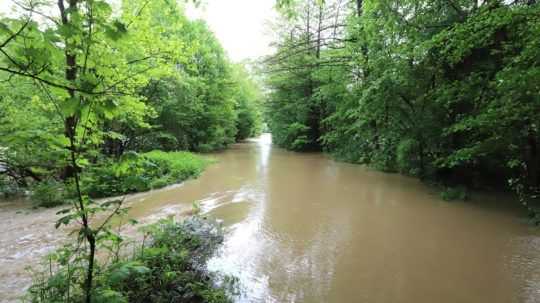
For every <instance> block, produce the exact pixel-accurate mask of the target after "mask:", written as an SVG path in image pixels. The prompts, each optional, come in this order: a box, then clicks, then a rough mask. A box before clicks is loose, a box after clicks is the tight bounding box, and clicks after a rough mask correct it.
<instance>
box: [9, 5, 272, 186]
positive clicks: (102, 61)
mask: <svg viewBox="0 0 540 303" xmlns="http://www.w3.org/2000/svg"><path fill="white" fill-rule="evenodd" d="M69 3H70V4H69V5H70V7H65V8H60V15H61V17H60V18H54V17H51V16H44V15H41V14H40V13H39V12H40V11H43V10H44V9H47V8H43V7H40V4H39V2H36V1H30V2H28V3H27V4H22V3H21V4H20V5H19V7H18V8H19V10H21V11H22V12H21V13H20V14H21V16H20V17H19V18H4V19H3V20H2V23H0V24H1V25H2V28H1V30H2V32H1V33H2V36H3V40H2V41H3V42H2V44H1V48H0V51H1V52H2V62H3V65H2V66H0V70H1V71H2V72H1V74H0V77H2V78H3V79H2V81H1V84H0V89H1V91H2V94H1V102H0V137H2V141H1V144H0V147H1V148H2V149H3V150H2V154H1V157H0V165H1V167H2V174H1V178H2V179H1V182H2V183H1V185H0V186H1V188H2V192H4V193H6V194H8V193H10V192H14V191H16V190H19V189H21V188H25V187H28V186H32V185H33V184H35V183H38V184H39V183H41V184H43V183H47V182H48V183H55V182H56V183H57V182H63V181H65V180H69V179H70V178H71V177H73V175H74V174H73V172H74V170H75V169H76V168H75V167H78V168H77V169H80V170H81V171H82V168H84V167H85V166H92V171H93V172H94V174H93V175H92V176H88V178H86V180H87V181H88V182H86V183H105V182H108V181H110V180H106V179H104V178H105V176H103V175H111V174H112V173H111V171H110V165H109V164H110V163H109V162H111V161H115V159H120V158H122V157H123V156H125V155H126V154H128V155H131V154H133V152H137V153H144V152H149V151H151V150H154V149H159V150H163V151H176V150H186V151H203V152H208V151H213V150H218V149H223V148H225V147H226V146H227V145H229V144H231V143H233V142H235V141H238V140H242V139H245V138H247V137H249V136H252V135H254V134H255V133H257V132H259V130H260V126H261V115H260V113H259V107H260V102H261V98H262V96H261V94H260V91H259V88H258V84H257V83H256V82H255V81H254V80H253V79H252V78H250V76H249V75H248V73H247V72H246V70H245V67H244V66H243V65H241V64H234V63H231V62H230V61H229V60H228V59H227V57H226V55H225V54H224V51H223V49H222V48H221V46H220V44H219V42H218V41H217V40H216V38H215V37H214V35H213V34H212V33H211V32H210V31H209V29H208V28H207V26H206V25H205V24H204V23H203V22H202V21H190V20H188V19H187V18H186V17H185V16H184V15H183V14H182V12H181V10H180V8H179V7H178V6H177V5H176V4H175V3H173V2H171V1H124V2H123V3H122V10H121V11H122V14H121V15H118V16H115V15H113V12H112V8H111V7H110V6H109V4H107V3H106V2H105V1H88V2H86V1H71V2H69ZM66 5H67V4H66ZM70 151H73V152H74V155H75V156H76V162H77V163H71V162H72V159H71V155H70ZM96 164H97V165H98V166H99V168H101V169H102V170H103V171H99V168H97V169H96V168H95V167H96ZM84 178H85V176H83V179H84ZM92 178H94V179H96V178H97V179H98V180H97V181H96V182H94V180H92ZM131 181H132V183H133V182H136V181H137V180H131ZM138 181H140V182H148V181H149V180H138ZM162 181H163V180H162ZM162 183H163V182H162ZM90 185H91V186H92V187H93V189H94V190H92V191H91V192H92V193H93V194H94V195H110V194H114V193H119V192H120V191H130V189H129V188H126V189H124V190H121V189H117V190H116V191H112V192H111V190H112V189H109V190H105V189H103V188H102V190H103V191H104V192H97V191H96V190H95V189H96V187H98V186H99V185H96V186H93V185H92V184H90ZM128 187H129V186H128Z"/></svg>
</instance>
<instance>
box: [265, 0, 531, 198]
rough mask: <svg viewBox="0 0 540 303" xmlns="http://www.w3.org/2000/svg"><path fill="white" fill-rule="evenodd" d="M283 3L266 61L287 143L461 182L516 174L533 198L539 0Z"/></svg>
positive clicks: (274, 119)
mask: <svg viewBox="0 0 540 303" xmlns="http://www.w3.org/2000/svg"><path fill="white" fill-rule="evenodd" d="M280 3H281V7H282V8H285V9H286V10H287V11H286V12H285V15H286V20H285V21H282V22H281V23H280V25H281V26H280V27H278V28H279V29H278V30H277V31H278V36H279V40H278V41H277V43H276V44H277V45H278V47H277V52H276V54H274V55H273V56H270V57H269V58H267V59H266V60H265V62H266V63H267V66H266V72H267V83H268V86H269V88H270V89H271V91H270V95H269V100H268V104H267V119H268V120H269V124H270V128H271V130H272V133H273V135H274V138H275V139H276V140H275V141H276V142H277V143H278V144H279V145H281V146H284V147H286V148H289V149H295V150H305V149H308V148H309V147H310V146H312V145H316V144H320V145H322V149H323V150H325V151H327V152H329V153H331V154H333V155H334V156H335V157H336V158H338V159H342V160H346V161H351V162H355V163H366V164H369V165H371V166H374V167H376V168H379V169H382V170H385V171H400V172H402V173H406V174H411V175H415V176H419V177H422V178H427V179H432V180H436V181H439V182H442V183H444V184H450V185H452V186H455V185H457V184H464V185H467V186H484V185H488V186H505V185H506V183H507V182H506V181H507V180H509V179H515V180H519V181H518V182H519V183H520V184H521V185H522V187H523V188H522V190H520V192H521V194H519V193H518V195H520V196H523V198H520V199H521V200H522V201H524V202H523V203H524V204H530V203H533V201H534V200H535V198H534V196H535V193H537V192H538V188H540V152H539V151H540V133H539V129H538V125H540V111H539V108H540V107H539V104H540V94H539V91H540V86H539V83H540V81H539V79H540V42H539V40H538V39H537V37H538V35H539V34H540V26H539V24H540V22H539V21H540V20H539V17H538V16H539V13H540V4H538V3H536V1H513V2H508V1H506V2H504V1H485V2H482V3H477V2H475V1H452V2H449V1H396V0H384V1H374V0H373V1H372V0H365V1H357V2H355V3H354V4H353V5H351V6H349V7H348V8H347V9H346V14H345V15H346V16H345V17H344V18H342V19H339V16H338V17H337V19H336V18H334V17H332V18H328V16H334V13H335V12H336V5H338V7H339V1H324V5H320V3H317V2H316V1H314V0H304V1H281V2H280ZM358 5H360V6H358ZM291 10H293V11H294V13H293V14H291V12H290V11H291ZM343 24H344V25H345V27H344V29H343ZM297 138H298V139H299V141H296V139H297ZM298 143H300V144H298ZM512 188H514V190H515V188H516V186H513V187H512ZM451 191H452V190H450V192H451ZM516 192H517V191H516ZM449 196H453V193H449ZM457 196H461V194H457ZM527 201H528V202H527Z"/></svg>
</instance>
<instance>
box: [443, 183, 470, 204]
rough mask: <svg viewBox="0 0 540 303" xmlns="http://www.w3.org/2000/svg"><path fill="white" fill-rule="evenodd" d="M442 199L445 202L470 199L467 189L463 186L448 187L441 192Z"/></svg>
mask: <svg viewBox="0 0 540 303" xmlns="http://www.w3.org/2000/svg"><path fill="white" fill-rule="evenodd" d="M441 198H442V199H443V200H445V201H454V200H460V201H465V200H467V198H468V193H467V188H465V187H463V186H457V187H447V188H445V189H444V190H443V191H442V192H441Z"/></svg>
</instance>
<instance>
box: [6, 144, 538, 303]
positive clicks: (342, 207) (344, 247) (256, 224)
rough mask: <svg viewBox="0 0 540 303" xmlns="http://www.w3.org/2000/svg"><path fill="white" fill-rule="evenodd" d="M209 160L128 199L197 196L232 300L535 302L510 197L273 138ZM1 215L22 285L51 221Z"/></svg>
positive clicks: (154, 208) (531, 233) (184, 203)
mask: <svg viewBox="0 0 540 303" xmlns="http://www.w3.org/2000/svg"><path fill="white" fill-rule="evenodd" d="M214 157H215V158H216V160H217V163H216V164H213V165H211V166H210V167H209V168H208V169H207V171H206V172H205V173H204V174H203V175H202V176H201V177H200V178H199V179H197V180H193V181H189V182H186V183H185V184H183V185H180V186H174V187H170V188H167V189H164V190H159V191H154V192H150V193H147V194H141V195H136V196H134V197H132V198H130V199H131V203H132V206H133V209H132V212H131V216H133V217H136V218H139V219H142V220H143V222H144V221H145V220H146V221H151V220H153V219H155V218H158V217H163V216H166V215H167V214H174V213H177V212H179V211H183V210H185V209H188V208H189V207H190V206H191V204H192V202H194V201H199V202H200V203H201V208H202V211H203V213H205V214H207V215H209V216H212V217H215V218H217V219H219V220H222V221H223V224H224V226H225V228H226V231H227V234H226V237H225V244H224V246H223V247H222V249H221V250H220V251H219V253H218V255H217V256H216V257H214V258H213V259H212V260H211V262H210V268H211V269H215V270H220V271H223V272H225V273H228V274H234V275H237V276H238V277H239V280H240V286H241V288H242V289H243V294H242V295H241V296H239V297H238V298H237V301H238V302H329V303H345V302H371V303H377V302H381V303H382V302H385V303H386V302H402V303H409V302H410V303H413V302H414V303H432V302H439V303H445V302H448V303H450V302H452V303H456V302H475V303H481V302H486V303H487V302H489V303H497V302H501V303H502V302H527V303H533V302H540V231H539V230H538V229H535V228H532V227H530V226H528V225H527V224H525V223H524V222H523V220H522V219H521V218H522V216H523V213H521V211H520V209H519V208H518V207H516V206H515V202H512V201H511V199H510V198H509V197H508V196H505V195H478V194H477V195H475V196H474V197H473V199H472V201H468V202H453V203H448V202H444V201H442V200H441V199H440V198H439V197H438V195H437V193H436V192H435V191H433V190H431V189H430V188H429V187H427V186H425V185H423V184H422V183H420V182H419V181H418V180H416V179H413V178H408V177H404V176H400V175H397V174H385V173H381V172H377V171H373V170H370V169H367V168H364V167H362V166H358V165H352V164H346V163H337V162H334V161H332V160H330V159H329V158H327V157H326V156H324V155H322V154H317V153H311V154H309V153H308V154H300V153H292V152H288V151H284V150H282V149H278V148H276V147H273V146H272V145H271V140H270V137H269V135H263V136H262V137H261V138H259V139H257V140H253V141H251V142H248V143H243V144H237V145H234V146H233V147H232V148H230V149H229V150H227V151H225V152H223V153H219V154H216V155H215V156H214ZM0 211H2V214H0V216H3V218H2V217H0V219H2V220H11V225H7V224H6V222H0V228H2V235H0V244H2V246H4V247H2V248H1V251H0V253H2V256H1V259H0V266H1V268H2V269H1V270H2V271H3V272H2V273H1V274H0V285H1V284H3V283H5V282H6V281H13V280H15V281H20V283H19V284H21V283H23V282H24V281H26V280H24V278H21V277H22V276H23V274H21V273H20V270H21V268H22V267H23V266H22V265H24V264H29V262H31V261H32V262H33V258H36V257H37V256H39V255H40V251H41V250H44V249H46V248H47V247H49V246H50V245H51V243H50V242H51V241H48V240H47V239H48V238H47V237H46V236H45V235H47V234H50V233H48V232H47V231H48V230H52V229H53V228H52V222H53V221H54V220H53V219H51V220H50V222H51V223H50V229H49V227H46V228H45V227H44V226H45V222H42V221H43V218H44V216H43V215H42V214H41V215H38V214H34V213H20V212H18V213H17V214H16V213H15V212H14V210H12V209H11V208H5V209H0ZM10 212H11V215H10ZM17 216H20V217H17ZM25 216H26V217H25ZM34 217H36V218H39V220H42V221H38V223H39V224H38V223H36V222H34V223H32V218H34ZM18 218H19V219H18ZM25 218H26V219H25ZM17 220H18V221H17ZM17 222H23V223H17ZM32 224H33V225H32ZM10 226H14V227H10ZM46 226H49V225H46ZM6 230H7V231H11V232H10V235H7V234H6ZM51 233H52V231H51ZM25 236H26V237H27V238H28V237H30V238H32V239H31V240H32V241H30V240H29V241H27V242H28V243H27V246H24V244H25V243H26V242H24V241H22V242H21V237H25ZM28 239H29V238H28ZM23 240H24V238H23ZM19 242H20V243H22V244H20V245H19V244H17V243H19ZM30 242H32V243H33V244H32V245H30V244H29V243H30ZM17 245H19V246H17ZM21 245H22V246H21ZM17 248H18V250H17ZM25 249H28V250H31V252H30V251H27V254H25ZM40 249H41V250H40ZM16 251H17V253H19V254H20V256H19V255H15V252H16ZM34 252H36V253H34ZM34 255H35V256H34ZM21 260H22V261H21ZM21 262H22V263H24V264H20V263H21ZM9 268H11V270H10V269H9ZM19 275H20V276H21V277H18V276H19ZM10 277H11V278H10ZM14 277H17V278H14ZM19 286H20V285H19ZM11 287H18V286H17V284H16V283H15V284H12V285H11V286H10V287H6V286H5V285H4V286H2V288H0V293H1V292H2V291H5V292H6V293H7V292H11V293H16V291H13V290H12V289H11ZM19 288H20V287H19Z"/></svg>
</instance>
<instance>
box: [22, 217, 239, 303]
mask: <svg viewBox="0 0 540 303" xmlns="http://www.w3.org/2000/svg"><path fill="white" fill-rule="evenodd" d="M145 230H146V234H147V236H146V237H145V241H144V242H143V243H142V244H138V245H137V244H135V247H138V248H137V249H136V250H135V252H134V254H133V255H132V256H131V257H126V258H120V259H117V260H109V262H103V261H102V262H101V263H100V264H101V265H99V266H98V269H97V270H96V276H95V277H94V280H95V284H94V285H95V286H94V300H93V302H118V303H120V302H122V303H123V302H130V303H143V302H156V303H161V302H179V303H183V302H186V303H187V302H190V303H191V302H208V303H228V302H231V299H230V295H229V294H230V291H229V290H230V289H232V288H231V287H232V286H234V285H232V284H227V281H229V283H234V281H235V279H234V278H233V279H226V280H225V281H223V282H224V283H223V284H222V286H221V287H218V286H216V285H217V276H216V274H212V273H210V272H208V271H207V270H206V264H207V261H208V259H209V258H210V257H211V256H212V255H213V253H214V252H215V251H216V249H217V248H218V247H219V245H220V244H221V243H222V242H223V233H222V229H221V227H220V225H218V224H217V223H216V222H215V221H209V220H206V219H203V218H200V217H190V218H188V219H186V220H184V221H181V222H176V221H174V220H172V219H168V220H163V221H161V222H159V223H157V224H154V225H150V226H148V227H146V228H145ZM70 251H71V250H70V249H64V250H62V249H61V250H59V251H58V252H56V253H55V254H54V255H53V256H51V257H50V258H49V263H48V264H47V270H46V271H45V273H43V274H40V275H39V274H38V275H36V276H35V278H34V283H33V285H32V286H31V287H30V289H29V291H28V298H29V299H30V300H29V301H30V302H35V303H42V302H43V303H45V302H70V303H78V302H83V301H84V300H83V295H82V281H84V273H85V272H84V270H80V269H81V268H83V266H81V265H82V264H84V259H77V257H75V256H74V255H72V254H70ZM69 260H71V261H69ZM81 262H82V263H81ZM104 264H106V265H104Z"/></svg>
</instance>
